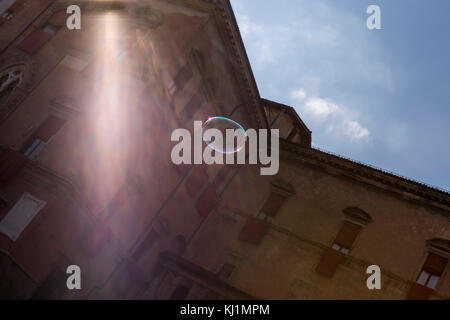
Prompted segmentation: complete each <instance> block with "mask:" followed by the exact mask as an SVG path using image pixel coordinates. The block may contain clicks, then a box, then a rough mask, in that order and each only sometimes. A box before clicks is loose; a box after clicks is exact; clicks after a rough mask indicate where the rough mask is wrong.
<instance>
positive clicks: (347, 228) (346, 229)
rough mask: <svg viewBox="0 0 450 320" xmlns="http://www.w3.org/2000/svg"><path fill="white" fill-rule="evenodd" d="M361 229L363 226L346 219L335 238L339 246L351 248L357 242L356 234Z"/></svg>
mask: <svg viewBox="0 0 450 320" xmlns="http://www.w3.org/2000/svg"><path fill="white" fill-rule="evenodd" d="M360 231H361V226H359V225H357V224H354V223H351V222H348V221H344V224H343V225H342V227H341V230H340V231H339V233H338V235H337V237H336V239H335V240H334V242H335V243H337V244H338V245H339V246H341V247H344V248H347V249H350V248H351V247H352V245H353V242H355V239H356V236H357V235H358V233H359V232H360Z"/></svg>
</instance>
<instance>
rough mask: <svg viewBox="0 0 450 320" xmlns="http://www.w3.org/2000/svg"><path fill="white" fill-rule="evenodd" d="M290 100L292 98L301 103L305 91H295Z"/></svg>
mask: <svg viewBox="0 0 450 320" xmlns="http://www.w3.org/2000/svg"><path fill="white" fill-rule="evenodd" d="M291 95H292V98H294V99H295V100H297V101H302V100H304V99H305V98H306V91H305V89H303V88H300V89H295V90H294V91H292V94H291Z"/></svg>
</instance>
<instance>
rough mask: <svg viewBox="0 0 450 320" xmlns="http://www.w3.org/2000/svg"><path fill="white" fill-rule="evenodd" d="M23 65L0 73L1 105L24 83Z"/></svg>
mask: <svg viewBox="0 0 450 320" xmlns="http://www.w3.org/2000/svg"><path fill="white" fill-rule="evenodd" d="M23 71H24V66H23V65H17V66H12V67H9V68H7V69H6V70H4V71H2V72H1V73H0V103H1V102H3V101H5V100H6V99H7V98H8V97H9V96H10V95H11V93H12V92H13V91H14V90H15V89H16V88H17V87H19V86H20V84H21V83H22V82H23V77H24V75H23Z"/></svg>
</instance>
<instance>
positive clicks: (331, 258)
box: [316, 248, 344, 277]
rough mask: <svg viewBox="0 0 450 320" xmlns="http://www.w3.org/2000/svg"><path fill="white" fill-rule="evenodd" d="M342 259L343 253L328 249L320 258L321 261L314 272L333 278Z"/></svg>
mask: <svg viewBox="0 0 450 320" xmlns="http://www.w3.org/2000/svg"><path fill="white" fill-rule="evenodd" d="M343 257H344V254H343V253H341V252H339V251H336V250H334V249H331V248H329V249H328V250H327V251H326V252H325V254H324V255H323V256H322V259H321V260H320V262H319V264H318V265H317V267H316V271H317V272H318V273H320V274H323V275H325V276H327V277H331V276H333V274H334V273H335V272H336V269H337V266H338V265H339V264H340V263H341V261H342V258H343Z"/></svg>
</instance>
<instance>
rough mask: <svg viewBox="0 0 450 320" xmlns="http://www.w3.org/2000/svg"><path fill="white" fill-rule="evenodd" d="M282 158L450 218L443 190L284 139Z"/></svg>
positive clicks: (449, 200)
mask: <svg viewBox="0 0 450 320" xmlns="http://www.w3.org/2000/svg"><path fill="white" fill-rule="evenodd" d="M280 159H282V160H285V161H291V162H293V163H302V164H307V165H311V166H313V167H317V168H321V169H324V170H326V171H327V172H330V173H332V174H334V175H338V176H341V177H346V178H349V179H352V180H356V181H358V182H360V183H362V184H365V185H369V186H372V187H375V188H378V189H381V190H383V191H385V192H388V193H390V194H393V195H396V196H399V197H402V198H404V199H407V200H408V201H417V202H419V203H421V204H423V205H427V206H431V207H434V208H437V209H440V210H439V211H438V212H440V213H441V214H442V215H444V216H446V217H450V194H449V193H447V192H445V191H443V190H439V189H436V188H433V187H430V186H427V185H425V184H422V183H419V182H416V181H413V180H409V179H406V178H403V177H399V176H396V175H394V174H392V173H388V172H384V171H382V170H380V169H376V168H373V167H370V166H368V165H364V164H361V163H358V162H354V161H351V160H348V159H345V158H342V157H339V156H336V155H333V154H329V153H326V152H323V151H320V150H317V149H313V148H305V147H302V146H300V145H297V144H295V143H291V142H288V141H285V140H280Z"/></svg>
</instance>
